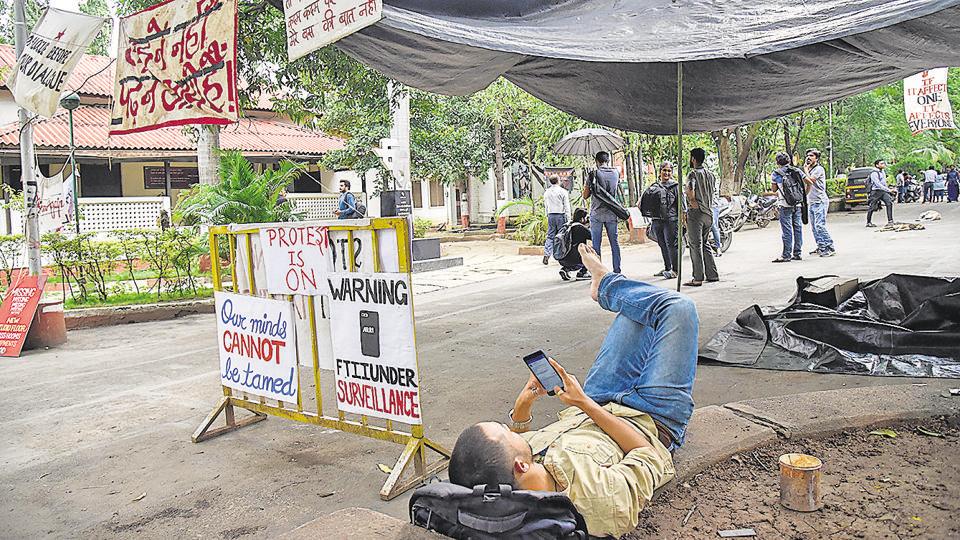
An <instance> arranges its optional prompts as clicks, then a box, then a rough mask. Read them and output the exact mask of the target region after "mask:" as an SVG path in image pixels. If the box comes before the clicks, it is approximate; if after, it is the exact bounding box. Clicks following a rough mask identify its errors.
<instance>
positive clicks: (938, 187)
mask: <svg viewBox="0 0 960 540" xmlns="http://www.w3.org/2000/svg"><path fill="white" fill-rule="evenodd" d="M946 195H947V173H938V174H937V179H936V181H934V183H933V201H934V202H943V198H944V197H946Z"/></svg>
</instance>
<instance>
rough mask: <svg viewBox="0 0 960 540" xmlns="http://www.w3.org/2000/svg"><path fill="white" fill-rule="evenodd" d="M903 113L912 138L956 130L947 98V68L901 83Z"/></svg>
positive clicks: (925, 73)
mask: <svg viewBox="0 0 960 540" xmlns="http://www.w3.org/2000/svg"><path fill="white" fill-rule="evenodd" d="M903 109H904V112H905V113H906V115H907V124H909V125H910V131H912V132H913V134H914V135H916V134H918V133H920V132H922V131H926V130H928V129H956V127H957V126H956V124H954V121H953V108H952V107H951V106H950V98H949V96H948V95H947V68H937V69H930V70H927V71H922V72H920V73H917V74H916V75H913V76H911V77H907V78H906V79H904V80H903Z"/></svg>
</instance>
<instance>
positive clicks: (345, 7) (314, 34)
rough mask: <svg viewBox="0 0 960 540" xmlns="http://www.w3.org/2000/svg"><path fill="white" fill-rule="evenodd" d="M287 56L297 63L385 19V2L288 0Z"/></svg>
mask: <svg viewBox="0 0 960 540" xmlns="http://www.w3.org/2000/svg"><path fill="white" fill-rule="evenodd" d="M283 13H284V17H285V18H286V21H287V22H286V24H287V56H288V57H289V58H290V61H291V62H292V61H294V60H296V59H297V58H300V57H301V56H304V55H307V54H309V53H311V52H313V51H315V50H317V49H319V48H321V47H324V46H326V45H329V44H331V43H333V42H335V41H337V40H338V39H340V38H343V37H346V36H349V35H350V34H352V33H354V32H356V31H357V30H361V29H363V28H366V27H368V26H370V25H371V24H373V23H375V22H377V21H379V20H380V19H382V18H383V0H284V2H283Z"/></svg>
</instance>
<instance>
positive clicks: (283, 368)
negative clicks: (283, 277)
mask: <svg viewBox="0 0 960 540" xmlns="http://www.w3.org/2000/svg"><path fill="white" fill-rule="evenodd" d="M216 310H217V311H216V312H217V338H218V339H217V341H218V344H219V349H220V379H221V382H222V383H223V385H224V386H227V387H229V388H233V389H235V390H240V391H242V392H247V393H249V394H253V395H256V396H263V397H267V398H271V399H276V400H278V401H287V402H292V401H296V399H297V388H298V386H299V385H298V383H299V381H298V380H297V346H296V332H295V330H294V325H293V306H292V305H291V304H290V303H289V302H285V301H282V300H272V299H269V298H258V297H255V296H245V295H240V294H232V293H226V292H220V291H218V292H217V293H216Z"/></svg>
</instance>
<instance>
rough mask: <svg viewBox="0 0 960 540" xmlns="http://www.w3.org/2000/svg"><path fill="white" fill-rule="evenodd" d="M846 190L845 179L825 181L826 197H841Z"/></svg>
mask: <svg viewBox="0 0 960 540" xmlns="http://www.w3.org/2000/svg"><path fill="white" fill-rule="evenodd" d="M846 190H847V179H846V177H843V176H841V177H839V178H830V179H829V180H827V196H828V197H843V196H844V195H845V194H846Z"/></svg>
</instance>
